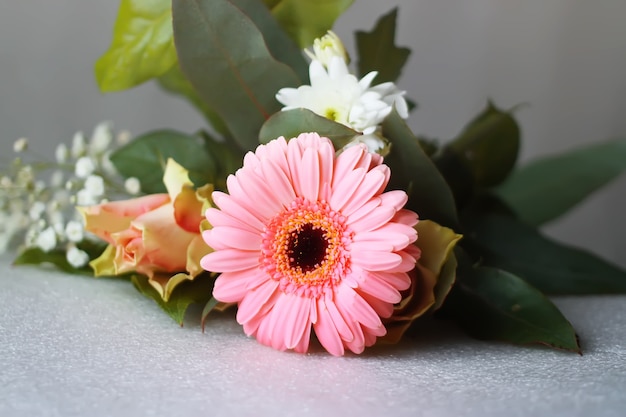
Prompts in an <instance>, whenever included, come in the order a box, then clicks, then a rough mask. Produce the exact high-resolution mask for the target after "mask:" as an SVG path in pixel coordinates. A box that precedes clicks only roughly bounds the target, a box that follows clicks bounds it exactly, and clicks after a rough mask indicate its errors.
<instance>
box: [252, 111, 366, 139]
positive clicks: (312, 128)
mask: <svg viewBox="0 0 626 417" xmlns="http://www.w3.org/2000/svg"><path fill="white" fill-rule="evenodd" d="M307 132H317V133H319V135H320V136H325V137H327V138H328V139H330V140H331V141H332V142H333V145H334V146H335V149H341V148H343V147H344V146H345V145H346V144H347V143H348V142H350V140H351V139H353V138H354V137H355V136H357V135H360V133H359V132H357V131H355V130H352V129H350V128H349V127H347V126H345V125H342V124H340V123H337V122H335V121H333V120H330V119H327V118H325V117H322V116H320V115H318V114H315V113H313V112H312V111H310V110H307V109H293V110H287V111H280V112H278V113H276V114H274V115H273V116H272V117H270V118H269V119H268V120H267V122H265V124H263V126H262V127H261V131H260V133H259V140H260V141H261V143H267V142H269V141H271V140H273V139H276V138H278V137H279V136H284V137H285V138H287V139H290V138H294V137H296V136H298V135H299V134H300V133H307Z"/></svg>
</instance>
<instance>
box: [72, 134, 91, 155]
mask: <svg viewBox="0 0 626 417" xmlns="http://www.w3.org/2000/svg"><path fill="white" fill-rule="evenodd" d="M86 151H87V145H86V143H85V136H84V135H83V132H76V133H75V134H74V137H73V138H72V158H80V157H81V156H83V155H84V154H85V152H86Z"/></svg>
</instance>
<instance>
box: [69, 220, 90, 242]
mask: <svg viewBox="0 0 626 417" xmlns="http://www.w3.org/2000/svg"><path fill="white" fill-rule="evenodd" d="M65 236H66V237H67V240H69V241H70V242H80V241H81V240H83V238H84V236H85V234H84V228H83V224H82V223H81V222H79V221H76V220H70V221H69V222H67V226H65Z"/></svg>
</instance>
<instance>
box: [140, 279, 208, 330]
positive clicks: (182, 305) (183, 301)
mask: <svg viewBox="0 0 626 417" xmlns="http://www.w3.org/2000/svg"><path fill="white" fill-rule="evenodd" d="M131 281H132V283H133V285H134V286H135V288H137V290H138V291H139V292H141V293H142V294H143V295H145V296H146V297H148V298H151V299H153V300H154V301H155V302H156V303H157V304H158V305H159V307H161V308H162V309H163V311H165V312H166V313H167V314H168V315H169V316H170V317H171V318H172V319H174V321H175V322H176V323H178V324H180V325H181V327H182V325H183V320H184V319H185V312H186V311H187V309H188V308H189V306H190V305H192V304H204V303H206V302H207V301H208V300H210V299H211V298H212V293H213V283H214V282H215V280H214V279H213V278H212V277H211V276H210V274H208V273H207V274H201V275H198V276H197V277H195V278H194V279H193V281H185V282H183V283H181V284H179V285H178V286H177V287H176V288H175V289H174V291H173V292H172V294H171V295H170V298H169V300H168V301H163V298H161V296H160V295H159V293H158V292H157V290H155V289H154V287H152V285H150V283H149V281H148V278H147V277H145V276H143V275H133V276H132V277H131Z"/></svg>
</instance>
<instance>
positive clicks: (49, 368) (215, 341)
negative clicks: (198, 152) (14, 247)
mask: <svg viewBox="0 0 626 417" xmlns="http://www.w3.org/2000/svg"><path fill="white" fill-rule="evenodd" d="M0 283H1V285H2V290H1V291H0V305H1V306H2V307H1V310H0V366H1V368H0V369H1V370H0V387H1V391H0V416H3V417H9V416H24V417H26V416H90V417H99V416H118V417H125V416H143V415H150V416H179V415H181V416H182V415H185V416H324V417H331V416H359V417H364V416H382V415H384V416H458V415H463V416H500V415H506V416H526V415H533V416H568V417H570V416H591V415H593V416H623V415H624V411H623V410H626V297H624V296H611V297H587V298H559V299H557V300H556V302H557V304H558V305H559V307H561V309H562V311H563V312H564V313H565V314H566V316H567V317H568V318H569V319H570V321H571V322H572V323H573V324H574V326H575V327H576V328H577V330H578V332H579V334H580V337H581V339H582V342H583V349H584V352H585V353H584V355H583V356H578V355H576V354H571V353H565V352H558V351H552V350H548V349H543V348H522V347H515V346H509V345H505V344H493V343H486V342H479V341H475V340H472V339H469V338H467V337H466V336H464V335H463V334H461V333H459V332H458V331H456V330H455V329H454V328H453V327H451V326H448V325H446V324H442V323H434V324H433V323H429V324H428V325H427V326H426V327H424V328H423V329H418V330H422V332H421V333H420V332H419V331H418V332H417V334H414V335H413V336H412V337H411V338H409V339H408V340H406V341H405V342H403V343H402V344H400V345H397V346H391V347H376V348H373V349H369V350H367V351H366V353H365V354H363V355H360V356H355V355H348V356H345V357H342V358H335V357H331V356H330V355H328V354H326V353H323V352H322V351H321V350H319V351H316V352H314V353H312V354H308V355H299V354H292V353H281V352H277V351H274V350H272V349H270V348H267V347H264V346H261V345H260V344H258V343H257V342H256V341H254V340H253V339H249V338H247V337H246V336H244V334H243V332H242V330H241V328H240V327H239V326H238V325H237V323H236V322H235V320H234V318H233V316H232V314H228V313H226V314H223V315H219V314H216V315H215V316H214V317H212V318H211V319H210V322H209V324H208V328H207V330H206V332H205V333H204V334H203V333H202V332H201V331H200V326H199V323H198V321H197V320H194V319H190V320H188V323H187V325H186V326H185V327H184V328H180V327H178V326H177V325H176V324H175V323H174V322H173V321H171V320H170V319H169V318H168V317H167V316H166V315H165V314H164V313H162V312H161V311H160V310H159V308H158V307H157V306H156V305H155V304H154V303H153V302H152V301H151V300H148V299H146V298H144V297H143V296H141V295H140V294H139V293H138V292H137V291H135V289H134V288H133V287H132V285H131V284H130V283H128V282H124V281H121V280H114V279H94V278H86V277H79V276H70V275H65V274H61V273H58V272H55V271H48V270H41V269H35V268H27V267H19V268H17V267H11V266H10V258H9V257H8V256H6V255H5V256H3V257H0ZM195 312H196V313H197V314H196V316H198V314H199V311H197V310H196V311H195Z"/></svg>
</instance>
